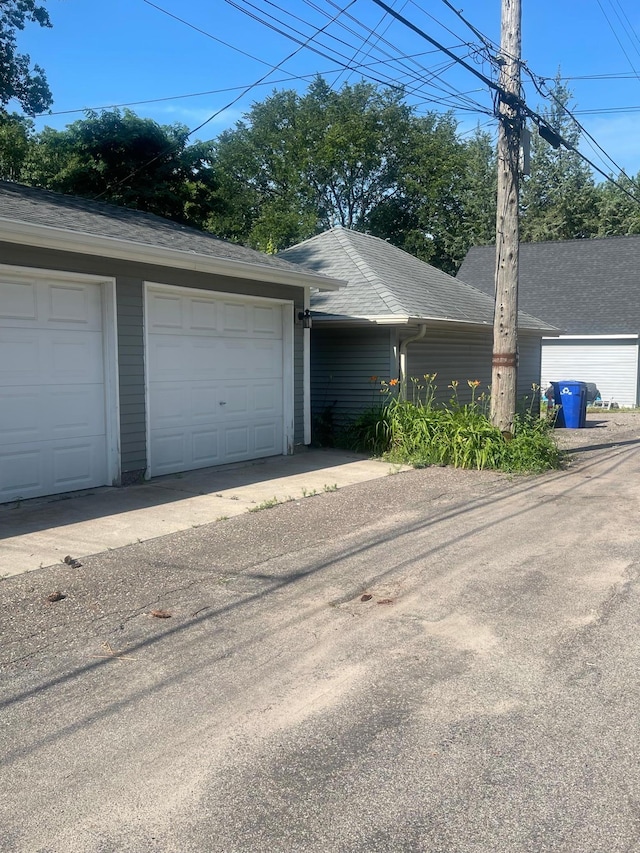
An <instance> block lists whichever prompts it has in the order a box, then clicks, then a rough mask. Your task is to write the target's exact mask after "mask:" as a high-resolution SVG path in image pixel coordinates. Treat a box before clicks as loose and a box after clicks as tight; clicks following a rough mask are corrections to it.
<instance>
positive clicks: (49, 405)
mask: <svg viewBox="0 0 640 853" xmlns="http://www.w3.org/2000/svg"><path fill="white" fill-rule="evenodd" d="M102 313H103V312H102V291H101V286H100V284H94V283H90V284H89V283H86V282H81V281H73V280H59V279H57V278H55V277H52V278H50V279H46V278H44V277H42V278H40V277H38V278H33V277H28V276H27V275H26V274H20V273H12V272H10V271H7V272H3V271H1V270H0V501H11V500H17V499H22V498H32V497H37V496H41V495H50V494H56V493H60V492H67V491H72V490H74V489H85V488H90V487H93V486H98V485H103V484H104V483H106V482H107V471H108V467H107V441H106V426H105V424H106V418H105V371H104V355H103V325H102Z"/></svg>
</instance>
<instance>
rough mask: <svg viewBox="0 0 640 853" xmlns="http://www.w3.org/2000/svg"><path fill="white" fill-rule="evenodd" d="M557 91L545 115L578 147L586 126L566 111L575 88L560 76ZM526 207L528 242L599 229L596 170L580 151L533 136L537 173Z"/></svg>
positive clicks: (526, 185)
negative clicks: (594, 170) (569, 88)
mask: <svg viewBox="0 0 640 853" xmlns="http://www.w3.org/2000/svg"><path fill="white" fill-rule="evenodd" d="M552 94H553V96H554V98H553V99H552V100H551V102H550V104H549V105H547V106H546V107H545V109H544V110H543V111H542V116H543V117H544V119H545V120H546V121H547V123H548V124H549V126H550V127H551V128H552V129H553V130H555V131H557V132H558V133H559V134H560V135H561V136H562V137H563V138H564V139H565V140H567V142H569V143H570V145H571V146H577V144H578V142H579V139H580V130H579V128H578V127H577V126H576V124H575V123H574V122H573V121H572V119H571V118H570V116H568V115H567V112H566V109H565V108H568V107H569V105H570V103H571V92H570V91H569V90H568V89H567V87H566V86H564V85H563V84H562V82H561V80H560V77H559V76H558V77H556V80H555V85H554V87H553V90H552ZM521 206H522V216H521V226H520V237H521V239H522V240H530V241H540V240H570V239H573V238H578V237H592V236H594V235H595V234H596V233H597V230H598V192H597V190H596V187H595V184H594V180H593V175H592V173H591V169H590V168H589V166H588V164H586V163H585V161H584V160H583V159H582V158H581V157H580V156H579V155H578V154H577V153H576V152H575V151H571V150H567V149H566V148H564V147H559V148H553V147H552V146H551V145H550V144H549V143H548V142H546V141H545V140H544V139H543V138H542V137H541V136H540V135H539V134H538V133H534V134H532V143H531V175H530V176H529V177H528V178H525V180H524V181H523V185H522V192H521Z"/></svg>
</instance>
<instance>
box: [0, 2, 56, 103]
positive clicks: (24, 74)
mask: <svg viewBox="0 0 640 853" xmlns="http://www.w3.org/2000/svg"><path fill="white" fill-rule="evenodd" d="M29 22H31V23H36V24H39V25H40V26H41V27H50V26H51V21H50V20H49V15H48V13H47V11H46V9H45V8H44V6H41V5H39V4H38V3H37V2H36V0H2V3H0V108H4V107H6V106H7V104H8V103H9V101H11V100H16V101H17V102H18V103H19V104H20V106H21V107H22V109H23V110H24V111H25V113H27V115H35V114H36V113H39V112H43V111H44V110H46V109H48V107H50V106H51V103H52V101H53V99H52V96H51V91H50V89H49V86H48V84H47V80H46V77H45V74H44V71H43V70H42V68H40V66H39V65H33V66H31V58H30V57H29V56H28V54H26V53H19V52H18V41H17V31H18V30H24V28H25V26H26V24H27V23H29Z"/></svg>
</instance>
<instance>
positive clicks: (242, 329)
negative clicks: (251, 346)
mask: <svg viewBox="0 0 640 853" xmlns="http://www.w3.org/2000/svg"><path fill="white" fill-rule="evenodd" d="M222 331H223V332H232V333H233V334H234V335H236V334H238V333H244V334H248V332H249V309H248V306H247V305H238V304H236V303H234V302H224V303H223V305H222Z"/></svg>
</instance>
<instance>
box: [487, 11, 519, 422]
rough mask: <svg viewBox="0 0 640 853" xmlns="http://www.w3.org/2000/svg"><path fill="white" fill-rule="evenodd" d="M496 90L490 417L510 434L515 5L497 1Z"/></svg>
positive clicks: (515, 224) (515, 229)
mask: <svg viewBox="0 0 640 853" xmlns="http://www.w3.org/2000/svg"><path fill="white" fill-rule="evenodd" d="M501 20H502V26H501V36H500V54H501V55H500V63H501V67H500V88H499V91H498V120H499V127H498V209H497V216H496V306H495V314H494V321H493V360H492V368H491V422H492V423H493V425H494V426H496V427H498V429H499V430H500V431H501V432H502V433H503V434H509V435H510V434H511V433H512V430H513V419H514V415H515V411H516V395H517V380H518V254H519V240H520V230H519V221H518V207H519V195H520V192H519V190H520V187H519V184H520V175H519V169H520V137H521V132H522V115H521V112H520V107H519V99H520V55H521V21H522V13H521V5H520V0H502V17H501Z"/></svg>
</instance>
